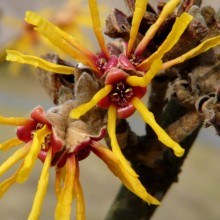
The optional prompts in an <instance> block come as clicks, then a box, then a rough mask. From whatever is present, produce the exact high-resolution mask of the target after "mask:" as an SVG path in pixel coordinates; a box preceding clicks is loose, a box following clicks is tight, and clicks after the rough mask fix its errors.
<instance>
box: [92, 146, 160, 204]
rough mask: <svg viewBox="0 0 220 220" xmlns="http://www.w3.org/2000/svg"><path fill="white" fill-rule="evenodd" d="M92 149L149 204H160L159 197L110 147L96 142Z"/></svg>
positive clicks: (125, 183) (129, 187)
mask: <svg viewBox="0 0 220 220" xmlns="http://www.w3.org/2000/svg"><path fill="white" fill-rule="evenodd" d="M91 149H92V151H93V152H94V153H95V154H96V155H97V156H98V157H99V158H100V159H101V160H103V161H104V163H105V164H106V165H107V166H108V168H109V169H110V170H111V171H112V173H113V174H114V175H115V176H117V177H118V178H119V179H120V180H121V181H122V183H123V184H124V185H125V186H126V187H127V188H128V189H129V190H130V191H131V192H133V193H134V194H136V195H137V196H138V197H140V198H141V199H143V200H144V201H146V202H148V203H149V204H155V205H158V204H160V202H159V201H158V200H157V199H155V198H154V197H153V196H151V195H150V194H149V193H148V192H147V191H146V189H145V188H144V186H143V185H142V184H141V182H140V180H139V179H138V176H137V174H136V175H132V174H131V173H130V172H128V171H127V167H126V165H125V164H124V163H123V162H122V161H121V160H120V159H119V158H118V157H117V156H116V155H115V154H114V153H112V152H111V151H110V150H108V149H105V148H104V147H102V145H101V144H98V143H94V144H93V145H92V148H91ZM133 172H135V171H133Z"/></svg>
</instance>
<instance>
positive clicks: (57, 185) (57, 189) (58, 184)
mask: <svg viewBox="0 0 220 220" xmlns="http://www.w3.org/2000/svg"><path fill="white" fill-rule="evenodd" d="M60 192H61V170H60V169H57V170H56V178H55V193H56V197H57V200H58V198H59V196H60Z"/></svg>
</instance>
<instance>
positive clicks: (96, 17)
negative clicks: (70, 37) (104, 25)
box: [89, 0, 109, 58]
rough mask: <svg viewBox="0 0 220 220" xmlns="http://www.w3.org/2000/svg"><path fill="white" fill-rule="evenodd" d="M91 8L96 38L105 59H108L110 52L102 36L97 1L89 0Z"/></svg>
mask: <svg viewBox="0 0 220 220" xmlns="http://www.w3.org/2000/svg"><path fill="white" fill-rule="evenodd" d="M89 8H90V13H91V17H92V22H93V30H94V32H95V35H96V38H97V40H98V42H99V46H100V48H101V50H102V52H103V53H104V54H105V57H106V58H108V57H109V55H108V50H107V47H106V44H105V39H104V36H103V34H102V29H101V22H100V16H99V11H98V6H97V1H96V0H89Z"/></svg>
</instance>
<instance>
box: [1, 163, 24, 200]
mask: <svg viewBox="0 0 220 220" xmlns="http://www.w3.org/2000/svg"><path fill="white" fill-rule="evenodd" d="M20 168H21V166H20V167H19V168H18V170H17V171H16V172H15V173H14V174H13V175H12V176H11V177H9V178H7V179H6V180H4V181H3V182H2V183H1V184H0V198H1V197H2V196H3V195H4V194H5V192H6V191H7V190H8V189H9V188H10V187H11V186H12V185H13V184H14V183H16V178H17V174H18V172H19V170H20Z"/></svg>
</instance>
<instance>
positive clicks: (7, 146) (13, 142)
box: [0, 137, 24, 151]
mask: <svg viewBox="0 0 220 220" xmlns="http://www.w3.org/2000/svg"><path fill="white" fill-rule="evenodd" d="M22 143H24V142H23V141H21V140H19V139H18V138H16V137H15V138H11V139H10V140H7V141H5V142H4V143H1V144H0V150H2V151H7V150H9V149H11V148H12V147H15V146H18V145H20V144H22Z"/></svg>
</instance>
